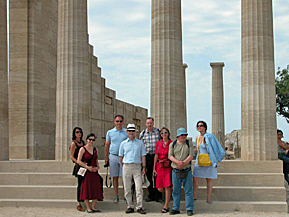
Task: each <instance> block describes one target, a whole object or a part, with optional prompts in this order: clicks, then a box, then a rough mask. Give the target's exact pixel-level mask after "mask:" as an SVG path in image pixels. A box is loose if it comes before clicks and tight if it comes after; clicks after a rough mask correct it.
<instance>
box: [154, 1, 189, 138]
mask: <svg viewBox="0 0 289 217" xmlns="http://www.w3.org/2000/svg"><path fill="white" fill-rule="evenodd" d="M150 116H152V117H154V118H155V126H156V127H159V128H160V127H163V126H166V127H168V128H169V130H170V131H171V135H172V136H171V137H172V138H174V137H175V135H176V131H177V129H178V128H179V127H184V128H186V127H187V120H186V86H185V76H184V67H183V57H182V22H181V1H180V0H178V1H171V0H152V35H151V115H150Z"/></svg>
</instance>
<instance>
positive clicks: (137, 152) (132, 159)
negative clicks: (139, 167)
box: [119, 138, 146, 164]
mask: <svg viewBox="0 0 289 217" xmlns="http://www.w3.org/2000/svg"><path fill="white" fill-rule="evenodd" d="M145 155H146V151H145V147H144V143H143V142H142V141H141V140H139V139H136V138H135V139H134V140H133V141H131V140H130V139H126V140H124V141H123V142H122V143H121V144H120V147H119V156H121V157H123V159H122V162H123V163H124V164H130V163H136V164H140V163H141V158H142V156H145Z"/></svg>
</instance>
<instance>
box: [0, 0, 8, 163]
mask: <svg viewBox="0 0 289 217" xmlns="http://www.w3.org/2000/svg"><path fill="white" fill-rule="evenodd" d="M6 7H7V5H6V0H0V128H1V131H2V132H1V133H0V139H1V144H0V160H8V159H9V139H8V138H9V136H8V135H9V131H8V129H9V124H8V123H9V122H8V77H7V71H8V70H7V9H6Z"/></svg>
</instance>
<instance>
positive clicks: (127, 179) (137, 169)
mask: <svg viewBox="0 0 289 217" xmlns="http://www.w3.org/2000/svg"><path fill="white" fill-rule="evenodd" d="M132 178H133V179H134V183H135V192H136V209H137V210H138V209H140V208H142V201H143V190H142V175H141V165H140V164H134V163H131V164H123V170H122V179H123V185H124V195H125V198H126V202H127V207H128V208H134V204H133V202H132V195H131V185H132V183H131V180H132Z"/></svg>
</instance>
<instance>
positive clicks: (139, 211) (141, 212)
mask: <svg viewBox="0 0 289 217" xmlns="http://www.w3.org/2000/svg"><path fill="white" fill-rule="evenodd" d="M137 212H138V213H140V214H146V211H144V209H143V208H140V209H138V210H137Z"/></svg>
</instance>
